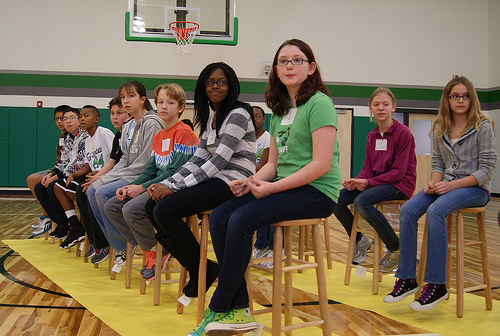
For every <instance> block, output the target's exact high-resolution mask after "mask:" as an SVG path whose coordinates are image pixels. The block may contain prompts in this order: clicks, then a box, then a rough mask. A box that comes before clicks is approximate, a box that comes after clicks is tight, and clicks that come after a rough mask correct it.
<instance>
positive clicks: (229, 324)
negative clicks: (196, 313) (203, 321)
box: [205, 308, 259, 336]
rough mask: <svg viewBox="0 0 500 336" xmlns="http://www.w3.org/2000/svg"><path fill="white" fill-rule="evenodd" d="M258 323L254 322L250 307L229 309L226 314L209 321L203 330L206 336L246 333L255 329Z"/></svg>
mask: <svg viewBox="0 0 500 336" xmlns="http://www.w3.org/2000/svg"><path fill="white" fill-rule="evenodd" d="M258 327H259V324H258V323H257V322H255V318H254V317H253V315H252V313H251V312H250V309H248V308H240V309H231V310H230V311H229V312H228V313H227V314H226V316H224V317H223V318H221V319H220V320H218V321H216V322H211V323H209V324H208V325H207V326H206V328H205V332H206V334H207V335H208V336H225V335H234V334H239V333H246V332H249V331H252V330H255V329H257V328H258Z"/></svg>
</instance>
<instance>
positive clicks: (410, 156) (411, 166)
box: [334, 88, 417, 272]
mask: <svg viewBox="0 0 500 336" xmlns="http://www.w3.org/2000/svg"><path fill="white" fill-rule="evenodd" d="M368 106H369V108H370V114H371V116H373V117H374V118H375V120H376V122H377V126H376V127H375V129H373V131H371V132H370V133H368V137H367V139H366V154H365V162H364V165H363V169H362V170H361V172H360V173H359V174H358V176H356V177H355V178H350V179H348V180H345V181H344V182H342V186H344V189H342V190H341V191H340V197H339V201H338V203H337V207H336V208H335V211H334V214H335V217H337V219H338V220H339V221H340V223H341V224H342V226H344V228H345V230H346V231H347V234H348V235H349V236H350V235H351V228H352V221H353V215H352V213H351V210H349V208H348V206H349V204H352V203H354V208H355V209H356V210H357V211H358V212H359V214H360V215H361V217H363V218H364V219H365V220H366V221H367V222H368V223H369V224H370V225H371V226H372V227H373V228H374V229H375V230H376V231H377V233H378V234H379V236H380V238H381V239H382V241H383V242H384V244H385V245H386V247H387V251H386V252H385V255H384V257H383V258H382V260H381V261H380V271H381V272H391V271H392V270H393V269H394V268H395V267H396V266H397V264H398V257H399V239H398V236H397V235H396V233H395V232H394V229H393V228H392V227H391V225H390V224H389V222H388V221H387V219H386V218H385V216H384V215H383V214H382V213H381V212H380V211H379V210H377V208H376V207H375V205H376V204H377V203H380V202H384V201H389V200H405V199H408V198H410V197H411V196H412V194H413V191H414V190H415V182H416V179H417V173H416V166H417V158H416V156H415V140H414V139H413V135H412V134H411V132H410V130H409V129H408V127H406V126H405V125H403V124H400V123H399V122H398V121H397V120H395V119H393V118H392V113H393V112H394V110H395V109H396V99H395V98H394V95H393V94H392V92H391V91H390V90H389V89H386V88H378V89H376V90H375V91H374V92H373V94H372V96H371V98H370V101H369V103H368ZM371 245H372V240H371V239H370V238H368V237H367V236H365V235H363V234H362V233H361V232H358V234H357V236H356V245H355V250H354V258H353V260H352V262H353V263H354V264H360V263H362V262H364V261H365V260H366V257H367V253H366V251H367V250H368V249H369V248H370V246H371Z"/></svg>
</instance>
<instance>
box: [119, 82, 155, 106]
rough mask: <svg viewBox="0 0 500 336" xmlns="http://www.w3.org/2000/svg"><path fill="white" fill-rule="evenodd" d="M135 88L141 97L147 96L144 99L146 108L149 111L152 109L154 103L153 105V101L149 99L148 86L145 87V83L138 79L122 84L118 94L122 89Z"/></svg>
mask: <svg viewBox="0 0 500 336" xmlns="http://www.w3.org/2000/svg"><path fill="white" fill-rule="evenodd" d="M123 89H125V90H131V89H132V90H135V92H137V94H138V95H139V97H146V100H145V101H144V108H145V109H146V110H148V111H151V110H152V109H153V105H151V102H150V101H149V99H148V96H147V94H146V88H145V87H144V84H142V83H141V82H138V81H130V82H127V83H125V84H122V86H120V88H119V89H118V95H120V93H121V92H122V90H123Z"/></svg>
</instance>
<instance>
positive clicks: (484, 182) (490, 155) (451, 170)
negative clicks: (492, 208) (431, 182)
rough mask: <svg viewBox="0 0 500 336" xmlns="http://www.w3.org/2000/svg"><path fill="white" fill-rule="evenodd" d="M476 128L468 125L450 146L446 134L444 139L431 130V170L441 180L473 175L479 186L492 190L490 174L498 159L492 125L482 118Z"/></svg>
mask: <svg viewBox="0 0 500 336" xmlns="http://www.w3.org/2000/svg"><path fill="white" fill-rule="evenodd" d="M478 129H479V130H476V128H475V127H474V126H471V127H469V128H468V129H467V130H466V131H465V133H464V134H463V135H462V136H461V137H460V139H458V141H457V142H456V143H455V144H454V145H452V143H451V140H450V137H449V135H448V134H446V133H445V134H444V136H443V140H442V141H441V140H439V139H437V137H436V136H435V134H434V132H433V133H432V158H431V163H432V172H439V173H441V174H443V181H446V182H449V181H453V180H459V179H462V178H465V177H467V176H469V175H473V176H474V177H475V178H476V180H477V184H478V186H480V187H482V188H483V189H485V190H487V191H488V192H489V191H490V189H491V176H492V174H493V169H495V165H496V162H497V153H496V151H495V132H494V130H493V125H492V124H491V123H490V122H489V121H488V120H484V121H483V122H482V123H481V124H480V125H479V127H478Z"/></svg>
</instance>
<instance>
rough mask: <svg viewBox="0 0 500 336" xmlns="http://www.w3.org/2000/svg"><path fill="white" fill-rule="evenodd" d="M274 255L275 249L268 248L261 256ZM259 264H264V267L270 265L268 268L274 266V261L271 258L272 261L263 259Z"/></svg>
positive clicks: (270, 256) (268, 256)
mask: <svg viewBox="0 0 500 336" xmlns="http://www.w3.org/2000/svg"><path fill="white" fill-rule="evenodd" d="M273 255H274V252H273V250H267V251H266V252H264V253H263V254H262V255H261V256H260V258H272V257H273ZM259 265H261V266H264V267H268V268H273V261H272V260H270V261H263V262H260V263H259Z"/></svg>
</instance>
